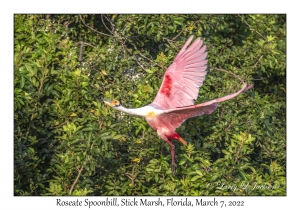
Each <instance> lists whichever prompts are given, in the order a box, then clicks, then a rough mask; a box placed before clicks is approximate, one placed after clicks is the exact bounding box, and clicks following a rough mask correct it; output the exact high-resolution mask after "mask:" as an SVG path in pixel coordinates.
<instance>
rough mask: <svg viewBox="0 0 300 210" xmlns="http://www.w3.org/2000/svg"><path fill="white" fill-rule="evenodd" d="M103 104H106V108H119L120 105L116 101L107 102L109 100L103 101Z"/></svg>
mask: <svg viewBox="0 0 300 210" xmlns="http://www.w3.org/2000/svg"><path fill="white" fill-rule="evenodd" d="M103 101H104V103H106V104H107V105H108V106H110V107H113V108H116V107H119V106H120V105H121V104H120V102H119V101H118V100H109V99H104V100H103Z"/></svg>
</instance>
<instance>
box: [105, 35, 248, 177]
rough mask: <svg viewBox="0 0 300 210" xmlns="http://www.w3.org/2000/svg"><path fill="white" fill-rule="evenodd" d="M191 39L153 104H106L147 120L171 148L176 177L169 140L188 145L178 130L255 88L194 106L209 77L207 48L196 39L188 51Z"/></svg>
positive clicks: (179, 54)
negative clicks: (224, 102)
mask: <svg viewBox="0 0 300 210" xmlns="http://www.w3.org/2000/svg"><path fill="white" fill-rule="evenodd" d="M192 39H193V36H191V37H190V38H189V39H188V40H187V41H186V43H185V44H184V46H183V47H182V49H181V50H180V52H179V53H178V54H177V56H176V57H175V59H174V62H173V63H172V64H171V65H170V67H169V68H168V69H167V70H166V72H165V74H164V78H163V81H162V85H161V87H160V89H159V91H158V93H157V95H156V97H155V99H154V101H153V102H152V103H151V104H149V105H147V106H144V107H141V108H136V109H127V108H125V107H123V106H122V105H120V103H119V101H117V100H113V101H111V100H104V102H105V103H106V104H108V105H109V106H111V107H113V108H114V109H116V110H119V111H122V112H126V113H128V114H133V115H139V116H142V117H144V118H145V119H146V121H147V123H148V124H149V125H150V126H151V127H152V128H153V129H154V130H156V132H157V134H158V136H159V137H160V138H161V139H163V140H165V141H166V142H167V143H168V144H169V145H170V151H171V157H172V171H173V173H174V169H175V160H174V150H175V147H174V145H173V144H172V142H171V141H170V140H171V139H173V140H179V141H180V142H181V143H183V144H185V145H186V144H187V143H186V141H185V140H184V139H183V138H181V137H180V136H179V134H178V133H176V131H175V130H176V128H178V127H179V126H180V125H181V124H182V123H183V122H184V121H185V120H186V119H188V118H191V117H195V116H200V115H203V114H211V113H212V112H213V111H214V110H215V109H216V108H217V106H218V103H219V102H221V101H225V100H229V99H231V98H233V97H235V96H237V95H239V94H240V93H242V92H243V91H245V90H248V89H249V88H251V87H252V85H249V86H247V84H245V83H244V86H243V88H242V89H241V90H240V91H238V92H236V93H234V94H231V95H227V96H224V97H222V98H217V99H214V100H211V101H207V102H204V103H201V104H196V105H194V100H195V99H197V97H198V92H199V87H201V86H202V84H203V81H204V80H205V76H206V73H207V72H206V69H207V59H206V57H207V52H205V50H206V46H205V45H203V46H202V40H201V39H200V38H197V39H196V40H195V41H194V42H193V44H192V45H191V46H190V47H189V48H187V47H188V45H189V44H190V43H191V41H192Z"/></svg>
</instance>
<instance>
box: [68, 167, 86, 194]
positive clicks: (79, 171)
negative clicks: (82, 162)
mask: <svg viewBox="0 0 300 210" xmlns="http://www.w3.org/2000/svg"><path fill="white" fill-rule="evenodd" d="M82 170H83V166H81V168H80V169H79V170H78V174H77V177H76V179H75V180H74V182H73V184H72V186H71V189H70V190H69V195H71V194H72V191H73V189H74V187H75V185H76V183H77V181H78V179H79V177H80V175H81V172H82Z"/></svg>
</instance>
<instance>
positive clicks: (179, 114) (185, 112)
mask: <svg viewBox="0 0 300 210" xmlns="http://www.w3.org/2000/svg"><path fill="white" fill-rule="evenodd" d="M252 87H253V85H252V84H251V85H248V86H247V84H244V86H243V87H242V89H241V90H239V91H238V92H236V93H233V94H230V95H227V96H224V97H221V98H217V99H214V100H211V101H207V102H204V103H202V104H196V105H192V106H187V107H181V108H176V109H168V110H165V112H164V114H162V115H161V117H162V118H165V119H166V118H168V119H169V121H170V122H171V124H172V125H173V126H174V128H177V127H179V126H180V125H181V124H182V123H183V122H184V121H185V120H186V119H188V118H191V117H195V116H200V115H203V114H211V113H212V112H213V111H214V110H215V109H216V108H217V107H218V103H219V102H222V101H226V100H229V99H231V98H234V97H236V96H238V95H239V94H240V93H242V92H244V91H246V90H248V89H250V88H252Z"/></svg>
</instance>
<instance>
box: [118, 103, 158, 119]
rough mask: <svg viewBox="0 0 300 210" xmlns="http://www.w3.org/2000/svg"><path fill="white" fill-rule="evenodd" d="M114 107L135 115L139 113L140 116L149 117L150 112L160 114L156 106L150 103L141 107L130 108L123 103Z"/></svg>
mask: <svg viewBox="0 0 300 210" xmlns="http://www.w3.org/2000/svg"><path fill="white" fill-rule="evenodd" d="M114 109H116V110H118V111H121V112H125V113H127V114H133V115H138V116H142V117H147V116H148V115H149V113H151V114H154V115H156V114H160V113H158V112H157V111H159V110H157V109H155V108H154V107H152V106H149V105H147V106H144V107H140V108H136V109H128V108H126V107H124V106H122V105H121V106H118V107H114Z"/></svg>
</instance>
